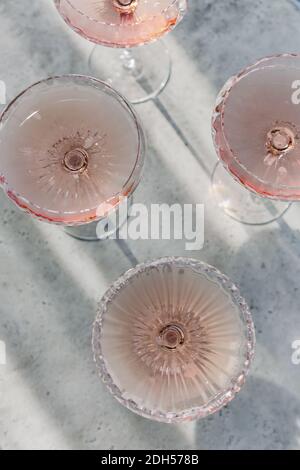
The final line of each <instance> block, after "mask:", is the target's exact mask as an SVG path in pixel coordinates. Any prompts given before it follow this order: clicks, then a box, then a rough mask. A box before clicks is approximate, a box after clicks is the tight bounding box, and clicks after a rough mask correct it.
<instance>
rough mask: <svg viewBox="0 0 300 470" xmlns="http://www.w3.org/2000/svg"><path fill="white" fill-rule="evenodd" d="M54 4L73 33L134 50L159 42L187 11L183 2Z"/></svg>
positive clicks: (76, 0)
mask: <svg viewBox="0 0 300 470" xmlns="http://www.w3.org/2000/svg"><path fill="white" fill-rule="evenodd" d="M55 3H56V6H57V8H58V10H59V11H60V13H61V15H62V16H63V18H64V19H65V21H66V22H67V23H68V24H69V25H70V26H71V27H72V28H73V29H74V30H75V31H76V32H78V33H79V34H81V35H82V36H84V37H85V38H87V39H89V40H91V41H93V42H95V43H98V44H105V45H107V46H112V47H118V46H119V47H127V46H134V45H137V44H143V43H146V42H149V41H153V40H154V39H157V38H159V37H160V36H162V35H163V34H165V33H167V32H168V31H170V30H171V29H172V28H173V27H174V26H175V25H176V24H177V23H178V22H179V21H180V20H181V18H182V16H183V14H184V12H185V10H186V7H187V2H186V0H159V1H148V0H133V1H131V2H125V1H123V2H122V0H121V1H120V0H119V1H118V0H98V1H96V0H56V1H55ZM122 3H123V5H125V6H123V7H122ZM126 3H129V6H128V7H126Z"/></svg>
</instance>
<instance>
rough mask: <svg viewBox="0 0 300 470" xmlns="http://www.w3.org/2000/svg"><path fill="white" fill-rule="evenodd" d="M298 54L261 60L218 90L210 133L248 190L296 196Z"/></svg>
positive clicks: (299, 193)
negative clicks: (211, 131)
mask: <svg viewBox="0 0 300 470" xmlns="http://www.w3.org/2000/svg"><path fill="white" fill-rule="evenodd" d="M299 77H300V56H298V55H289V54H285V55H280V56H275V57H269V58H265V59H262V60H260V61H259V62H257V63H256V64H254V65H253V66H251V67H248V68H247V69H246V70H244V71H243V72H241V73H240V74H238V75H237V76H235V77H233V78H231V79H230V80H229V81H228V82H227V83H226V85H225V87H224V88H223V90H222V91H221V92H220V94H219V97H218V100H217V105H216V108H215V112H214V116H213V137H214V141H215V146H216V149H217V152H218V155H219V157H220V159H221V161H222V162H223V163H224V165H225V167H226V168H227V169H228V170H229V171H230V172H231V173H232V175H233V176H234V177H235V178H237V179H238V180H239V181H240V182H241V183H242V184H244V185H245V186H247V187H248V188H249V189H251V190H253V191H255V192H257V193H259V194H260V195H262V196H267V197H271V198H277V199H283V200H284V199H285V200H298V199H300V108H299V101H298V100H299V95H300V93H299V86H300V82H299Z"/></svg>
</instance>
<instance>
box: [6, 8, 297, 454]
mask: <svg viewBox="0 0 300 470" xmlns="http://www.w3.org/2000/svg"><path fill="white" fill-rule="evenodd" d="M299 20H300V10H297V6H296V2H294V3H293V2H292V1H289V0H272V1H271V0H252V1H251V2H250V1H248V0H217V1H216V0H191V1H190V11H189V14H188V15H187V16H186V18H185V19H184V21H183V22H182V23H181V24H180V25H179V26H178V28H177V29H176V30H175V31H174V32H173V33H172V34H170V35H168V37H167V39H166V42H167V44H168V47H169V49H170V51H171V54H172V57H173V62H174V69H173V76H172V79H171V82H170V84H169V86H168V88H167V89H166V90H165V92H164V93H163V94H161V95H160V97H159V99H157V100H155V101H151V102H149V103H146V104H143V105H139V106H138V108H137V109H138V112H139V114H140V116H141V119H142V121H143V124H144V127H145V130H146V133H147V136H148V151H147V161H146V168H145V172H144V178H143V181H142V184H141V185H140V187H139V189H138V191H137V193H136V199H137V200H138V201H140V202H149V201H151V202H159V203H162V202H165V203H173V202H180V203H186V202H190V203H204V204H205V244H204V247H203V249H202V250H200V251H196V252H193V257H196V258H198V259H201V260H204V261H206V262H209V263H210V264H212V265H215V266H216V267H217V268H219V269H220V270H221V271H223V272H225V273H226V274H227V275H229V276H230V277H231V278H232V279H233V280H234V281H235V282H236V283H237V284H238V285H239V286H240V288H241V292H242V294H243V295H244V297H245V298H246V299H247V301H248V303H249V305H250V307H251V310H252V313H253V317H254V321H255V324H256V332H257V353H256V358H255V362H254V366H253V368H252V371H251V375H250V376H249V379H248V381H247V384H246V386H245V388H244V389H243V391H242V392H241V393H240V395H239V396H238V397H237V398H236V399H235V400H234V401H233V402H232V403H231V404H230V405H229V406H227V407H226V408H225V409H223V410H222V411H220V412H219V413H217V414H216V415H213V416H211V417H209V418H207V419H205V420H202V421H198V422H193V423H189V424H184V425H166V424H159V423H155V422H151V421H149V420H146V419H143V418H141V417H139V416H136V415H134V414H132V413H130V412H129V411H127V410H126V409H125V408H123V407H122V406H121V405H119V404H118V403H117V402H116V401H115V400H114V398H113V397H112V396H111V395H110V394H109V392H108V391H107V390H106V388H105V387H104V385H103V384H102V382H101V381H100V380H99V378H98V377H97V373H96V371H95V366H94V363H93V357H92V351H91V327H92V323H93V320H94V317H95V312H96V303H97V300H98V299H99V298H100V297H101V296H102V294H103V293H104V292H105V290H106V289H107V288H108V286H109V285H110V284H111V283H112V282H113V281H114V280H115V279H116V278H117V277H118V276H119V275H120V274H121V273H123V272H124V271H126V270H127V269H129V268H130V267H131V266H133V265H135V264H136V263H138V262H141V261H144V260H146V259H153V258H157V257H160V256H165V255H180V256H190V253H189V252H186V251H185V245H184V242H183V241H172V242H169V241H123V242H120V241H119V242H118V241H113V240H108V241H106V242H102V243H101V242H99V243H84V242H81V241H77V240H75V239H72V238H70V237H68V236H67V235H65V234H64V233H63V232H62V231H61V230H60V229H59V228H57V227H54V226H50V225H47V224H43V223H41V222H38V221H35V220H32V219H31V218H30V217H29V216H28V215H26V214H24V213H22V212H20V211H19V210H18V209H17V208H15V206H14V205H13V204H12V203H11V202H10V201H9V200H8V199H7V198H6V197H5V195H4V194H3V193H1V194H0V299H1V302H0V341H1V344H2V346H3V344H4V343H5V346H6V361H5V362H6V364H0V447H1V448H2V449H200V450H201V449H296V448H297V449H299V448H300V365H299V366H296V365H294V364H293V363H292V359H291V357H292V343H293V342H294V341H295V340H300V313H299V312H300V217H299V216H300V208H299V205H298V204H295V205H293V206H292V208H291V209H290V211H289V212H288V213H287V214H286V215H285V217H284V218H282V219H281V220H279V221H277V222H275V223H273V224H270V225H266V226H263V227H248V226H245V225H241V224H239V223H237V222H235V221H233V220H231V219H230V218H228V217H227V216H225V215H224V214H223V213H222V212H221V211H220V210H219V209H218V208H217V207H216V205H215V204H214V201H213V200H212V197H211V193H210V174H211V172H212V170H213V168H214V165H215V162H216V155H215V152H214V149H213V145H212V142H211V135H210V117H211V110H212V107H213V103H214V100H215V97H216V94H217V92H218V90H219V88H220V87H221V85H222V84H223V83H224V81H225V80H226V79H227V78H228V77H229V76H230V75H231V74H233V73H235V72H237V71H238V70H240V69H241V68H242V67H244V66H245V65H247V64H248V63H251V62H254V61H255V59H257V58H259V57H262V56H265V55H271V54H273V53H278V52H296V51H297V50H298V51H299V44H300V23H299ZM91 47H92V46H91V44H89V43H88V42H87V41H85V40H83V39H82V38H80V37H79V36H77V35H76V34H75V33H73V32H72V31H71V30H69V28H67V27H66V25H65V24H64V23H63V21H62V20H61V19H60V17H59V16H58V15H57V13H56V12H55V9H54V6H53V4H52V2H51V0H17V1H14V2H12V1H9V0H1V3H0V80H2V81H4V82H5V83H6V84H7V97H8V99H11V98H12V97H14V96H15V95H16V94H17V93H18V92H20V91H21V90H23V89H24V88H25V87H27V86H28V85H30V84H31V83H33V82H35V81H37V80H38V79H41V78H45V77H47V76H50V75H53V74H61V73H69V72H80V73H84V72H85V64H86V59H87V56H88V53H89V51H90V48H91ZM0 158H1V156H0ZM103 243H105V248H104V244H103ZM2 356H3V354H2ZM2 362H4V361H2Z"/></svg>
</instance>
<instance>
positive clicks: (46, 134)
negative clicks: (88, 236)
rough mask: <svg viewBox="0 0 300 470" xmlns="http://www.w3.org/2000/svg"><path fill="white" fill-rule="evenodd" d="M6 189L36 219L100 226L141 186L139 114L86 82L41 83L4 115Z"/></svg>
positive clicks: (1, 138) (0, 166)
mask: <svg viewBox="0 0 300 470" xmlns="http://www.w3.org/2000/svg"><path fill="white" fill-rule="evenodd" d="M0 151H1V156H0V173H1V182H2V184H3V187H4V190H5V191H6V193H7V194H8V196H9V197H10V198H11V199H12V200H13V201H14V202H15V203H16V204H17V205H18V206H19V207H21V208H23V209H25V210H27V211H28V212H30V213H31V214H32V215H35V216H37V217H39V218H41V219H44V220H47V221H49V222H55V223H61V224H66V225H76V224H83V223H87V222H91V221H94V220H98V219H100V218H102V217H103V216H104V215H106V214H107V212H108V211H109V208H110V206H113V207H115V206H117V205H118V204H119V202H120V201H121V200H122V199H123V198H124V196H128V195H130V194H131V193H132V192H133V190H134V189H135V187H136V185H137V184H138V181H139V178H140V174H141V170H142V166H143V157H144V137H143V132H142V130H141V127H140V125H139V123H138V120H137V117H136V115H135V113H134V111H133V110H132V109H131V108H130V106H129V105H128V104H127V102H126V101H125V100H124V99H123V98H122V97H121V96H120V95H119V94H118V93H117V92H115V91H114V90H113V89H112V88H111V87H109V86H108V85H106V84H105V83H103V82H101V81H99V80H96V79H92V78H88V77H83V76H63V77H56V78H50V79H48V80H45V81H42V82H39V83H37V84H35V85H33V86H32V87H31V88H29V89H28V90H26V91H25V92H23V93H22V94H21V95H19V96H18V97H17V98H16V99H15V100H14V101H13V102H12V103H11V104H10V105H9V106H8V108H7V109H6V110H5V111H4V113H3V115H2V117H1V128H0Z"/></svg>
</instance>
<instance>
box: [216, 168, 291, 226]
mask: <svg viewBox="0 0 300 470" xmlns="http://www.w3.org/2000/svg"><path fill="white" fill-rule="evenodd" d="M211 191H212V194H213V197H214V199H215V201H216V203H217V205H218V206H219V207H220V208H221V209H222V210H223V211H224V212H225V213H226V214H227V215H228V216H229V217H231V218H232V219H234V220H236V221H238V222H240V223H243V224H246V225H266V224H270V223H271V222H274V221H276V220H278V219H279V218H280V217H282V216H283V215H284V214H285V213H286V212H287V210H288V209H289V208H290V206H291V203H289V202H284V201H274V200H271V199H268V198H263V197H260V196H256V195H255V194H254V193H252V192H251V191H249V190H248V189H246V188H244V187H243V186H242V185H241V184H239V183H238V182H237V181H235V179H234V178H233V177H232V176H231V175H230V174H229V173H228V171H226V170H225V168H224V167H223V165H222V163H220V162H219V163H217V165H216V167H215V169H214V171H213V174H212V184H211Z"/></svg>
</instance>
